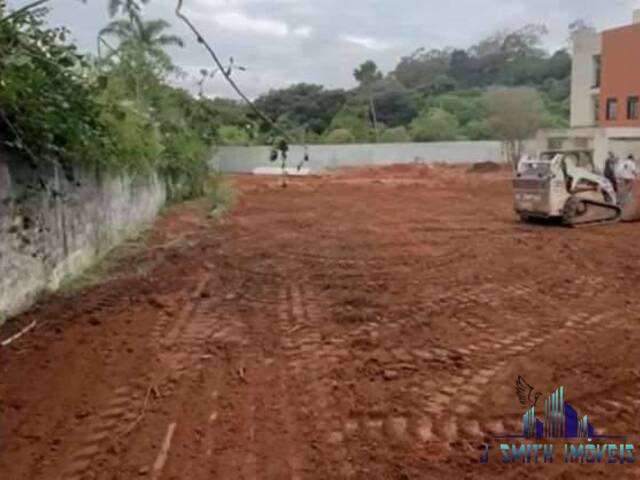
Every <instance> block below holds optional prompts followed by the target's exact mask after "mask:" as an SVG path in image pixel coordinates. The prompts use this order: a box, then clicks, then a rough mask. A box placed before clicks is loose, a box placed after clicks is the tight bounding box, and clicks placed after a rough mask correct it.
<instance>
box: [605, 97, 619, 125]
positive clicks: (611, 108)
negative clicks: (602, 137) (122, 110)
mask: <svg viewBox="0 0 640 480" xmlns="http://www.w3.org/2000/svg"><path fill="white" fill-rule="evenodd" d="M617 119H618V99H617V98H608V99H607V120H617Z"/></svg>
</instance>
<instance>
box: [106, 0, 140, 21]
mask: <svg viewBox="0 0 640 480" xmlns="http://www.w3.org/2000/svg"><path fill="white" fill-rule="evenodd" d="M140 1H141V3H143V4H147V3H149V0H140ZM107 11H108V12H109V17H110V18H113V17H115V16H116V15H117V14H118V12H121V13H123V14H126V15H127V16H128V17H129V18H132V17H133V16H139V15H140V14H141V13H142V7H141V6H140V4H139V3H138V2H137V1H136V0H108V3H107Z"/></svg>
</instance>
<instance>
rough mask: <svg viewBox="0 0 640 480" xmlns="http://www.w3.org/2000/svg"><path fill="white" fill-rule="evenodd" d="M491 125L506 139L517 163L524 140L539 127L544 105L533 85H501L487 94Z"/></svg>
mask: <svg viewBox="0 0 640 480" xmlns="http://www.w3.org/2000/svg"><path fill="white" fill-rule="evenodd" d="M484 98H485V102H486V104H487V109H488V111H489V118H488V122H489V127H490V128H491V131H492V133H493V134H494V136H495V137H496V138H498V139H500V140H502V141H503V143H504V145H505V149H506V153H507V156H508V158H509V160H510V161H511V163H512V165H513V167H514V168H517V167H518V162H519V161H520V155H521V154H522V147H523V144H524V141H525V140H526V139H528V138H531V136H532V135H534V134H535V132H536V131H537V130H538V128H540V126H541V123H542V118H543V111H544V105H543V103H542V98H541V97H540V94H539V93H538V92H537V91H536V90H534V89H533V88H526V87H519V88H499V89H495V90H490V91H489V92H487V93H486V94H485V97H484Z"/></svg>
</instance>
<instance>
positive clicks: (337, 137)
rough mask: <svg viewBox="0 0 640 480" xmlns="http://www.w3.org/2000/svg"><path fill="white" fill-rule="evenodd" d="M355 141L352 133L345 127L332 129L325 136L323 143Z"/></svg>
mask: <svg viewBox="0 0 640 480" xmlns="http://www.w3.org/2000/svg"><path fill="white" fill-rule="evenodd" d="M355 141H356V139H355V137H354V136H353V134H352V133H351V132H350V131H349V130H347V129H346V128H337V129H335V130H332V131H331V132H329V133H328V134H327V136H326V137H325V143H329V144H341V143H354V142H355Z"/></svg>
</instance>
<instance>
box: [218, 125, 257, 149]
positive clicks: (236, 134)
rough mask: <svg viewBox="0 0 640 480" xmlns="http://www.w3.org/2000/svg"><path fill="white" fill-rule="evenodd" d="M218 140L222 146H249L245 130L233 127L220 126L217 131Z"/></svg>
mask: <svg viewBox="0 0 640 480" xmlns="http://www.w3.org/2000/svg"><path fill="white" fill-rule="evenodd" d="M218 138H219V139H220V144H222V145H249V142H250V140H251V139H250V138H249V134H248V133H247V131H246V130H245V129H243V128H240V127H236V126H234V125H222V126H221V127H220V128H219V129H218Z"/></svg>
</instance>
